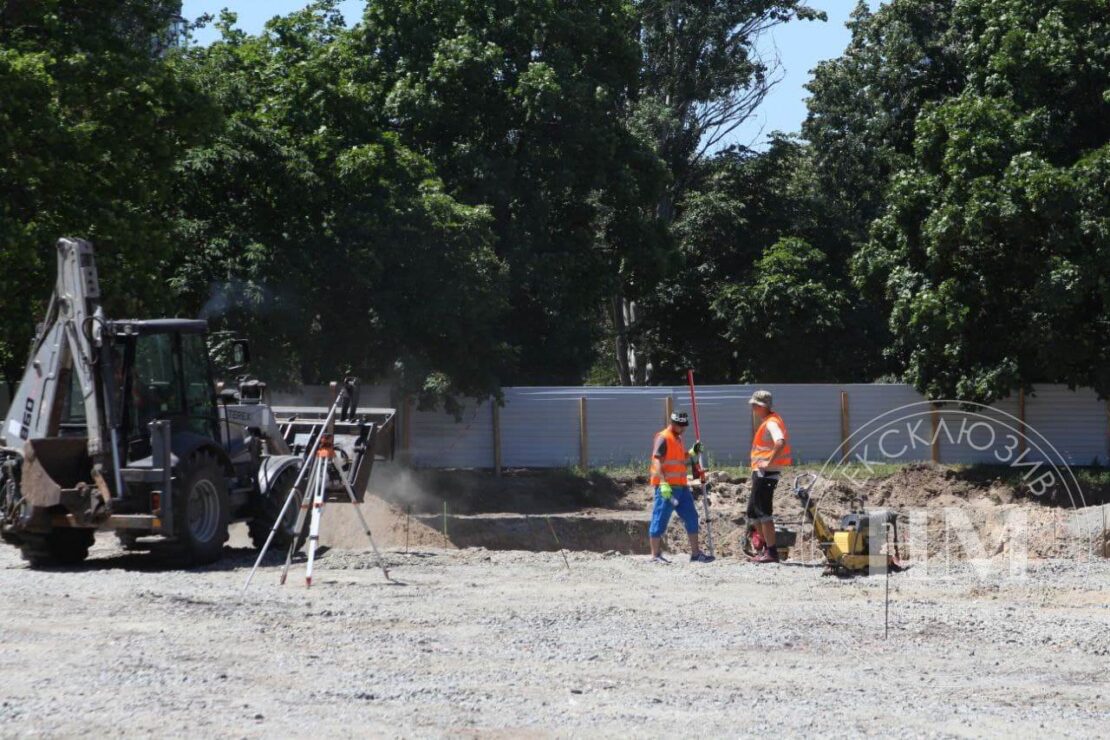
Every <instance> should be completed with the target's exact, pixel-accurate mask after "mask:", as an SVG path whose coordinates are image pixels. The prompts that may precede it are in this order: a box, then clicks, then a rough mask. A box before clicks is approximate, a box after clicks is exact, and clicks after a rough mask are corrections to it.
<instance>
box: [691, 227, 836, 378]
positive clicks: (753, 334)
mask: <svg viewBox="0 0 1110 740" xmlns="http://www.w3.org/2000/svg"><path fill="white" fill-rule="evenodd" d="M829 272H830V270H829V266H828V259H827V257H826V256H825V255H824V254H823V253H822V252H821V251H820V250H818V249H815V248H814V247H812V246H810V245H809V244H807V243H806V242H805V241H803V240H802V239H797V238H787V239H782V240H780V241H778V242H776V243H775V244H773V245H772V246H771V247H770V248H769V249H768V250H767V251H766V252H764V253H763V255H762V257H760V258H759V260H758V261H757V262H756V264H755V269H754V270H753V272H752V275H751V278H750V279H749V280H748V281H746V282H744V283H738V284H732V285H728V286H726V287H725V288H723V289H722V291H721V292H720V293H719V294H718V295H717V296H716V297H715V299H714V300H713V304H712V308H713V312H714V313H715V314H716V316H717V318H718V320H719V321H721V322H722V323H723V324H724V325H725V327H726V328H725V338H726V339H728V341H729V342H730V343H731V344H732V346H735V347H745V348H747V350H748V351H747V352H745V353H743V355H742V359H741V360H740V364H741V369H740V373H739V377H738V380H739V381H740V382H755V381H757V380H759V381H767V380H771V379H773V380H775V381H778V382H801V381H807V380H811V379H813V378H831V377H835V375H836V373H837V371H838V370H839V369H840V368H838V367H837V364H838V363H837V361H838V360H841V361H843V360H844V359H845V358H843V357H841V342H840V338H841V337H842V335H843V333H844V328H845V327H844V318H845V316H846V315H847V314H848V305H849V301H848V297H847V294H846V293H845V291H844V290H843V286H838V285H836V284H830V282H831V281H829V279H828V275H829Z"/></svg>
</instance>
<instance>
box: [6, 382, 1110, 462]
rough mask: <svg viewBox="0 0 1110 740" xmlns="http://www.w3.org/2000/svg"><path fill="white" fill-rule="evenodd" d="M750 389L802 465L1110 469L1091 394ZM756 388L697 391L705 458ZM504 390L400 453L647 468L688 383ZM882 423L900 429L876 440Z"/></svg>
mask: <svg viewBox="0 0 1110 740" xmlns="http://www.w3.org/2000/svg"><path fill="white" fill-rule="evenodd" d="M758 387H759V388H766V389H767V390H770V391H771V392H772V393H773V394H774V397H775V409H776V410H777V411H778V412H779V413H781V414H782V416H783V419H784V420H785V421H786V424H787V427H788V428H789V430H790V437H791V445H792V447H793V449H794V456H795V458H796V459H797V460H800V461H802V462H824V461H825V460H828V459H830V458H832V457H834V456H836V457H839V456H841V455H842V454H843V452H844V450H845V449H849V448H851V454H850V457H852V458H853V459H855V458H856V457H857V456H858V457H863V458H865V459H867V460H870V461H875V462H908V461H914V460H930V459H933V460H937V461H938V462H946V463H990V462H998V461H999V455H1000V452H1002V451H1004V450H1005V447H1006V445H1007V444H1008V443H1007V441H1006V440H1007V435H1008V434H1010V435H1017V436H1024V437H1025V438H1027V440H1028V441H1027V442H1022V443H1021V444H1022V449H1023V450H1024V449H1025V447H1028V451H1027V459H1030V460H1043V459H1048V458H1050V457H1056V456H1057V455H1058V456H1059V457H1061V458H1063V459H1064V460H1066V461H1067V462H1068V463H1069V464H1072V465H1110V404H1108V403H1107V402H1106V401H1100V400H1099V399H1098V397H1097V396H1096V395H1095V393H1094V392H1093V391H1091V390H1089V389H1079V390H1075V391H1072V390H1069V389H1068V388H1066V387H1064V386H1058V385H1041V386H1037V387H1035V388H1033V389H1031V390H1030V391H1029V392H1028V393H1026V394H1025V396H1024V398H1023V397H1022V396H1020V395H1015V396H1012V397H1010V398H1007V399H1005V400H1003V401H1001V402H999V403H997V404H995V405H994V406H993V407H991V408H990V409H982V410H979V411H973V412H968V411H966V410H964V409H962V408H960V407H958V406H952V405H948V406H942V407H940V409H939V410H938V411H937V413H936V414H931V413H930V411H929V407H928V406H927V405H926V404H925V399H924V397H923V396H921V394H919V393H918V392H917V391H915V390H914V389H913V388H911V387H910V386H907V385H901V384H893V383H891V384H883V383H874V384H864V383H860V384H846V385H835V384H779V385H764V386H758ZM756 388H757V386H752V385H715V386H701V387H699V388H698V409H699V413H700V420H701V431H702V439H703V440H704V441H705V444H706V447H707V448H708V450H709V453H710V456H711V459H712V461H713V463H714V464H718V465H721V464H726V465H737V464H745V463H746V461H747V455H748V450H749V449H750V447H751V435H752V422H751V415H750V412H749V408H748V403H747V402H748V398H749V397H750V396H751V394H752V391H754V390H755V389H756ZM503 393H504V401H505V403H504V405H503V406H501V407H495V406H494V405H492V404H490V403H489V402H484V403H481V404H473V403H472V404H468V405H467V406H465V407H464V409H463V412H462V418H461V420H459V421H456V420H455V418H454V417H453V416H451V415H449V414H446V413H444V412H441V411H439V412H424V411H415V410H413V409H412V407H411V405H410V404H407V403H404V402H402V403H401V404H400V406H401V408H400V409H398V411H399V423H398V425H397V449H398V450H399V451H400V455H401V457H402V459H406V460H408V461H409V462H411V464H412V465H414V466H416V467H426V468H501V467H503V468H558V467H571V466H587V467H602V466H612V465H628V464H646V460H647V456H648V451H649V447H650V445H651V439H652V436H653V435H654V434H655V432H657V431H658V430H659V429H661V428H662V427H663V425H664V419H665V418H666V416H667V414H668V410H669V409H671V408H674V409H679V410H688V409H689V406H690V396H689V391H688V390H687V388H686V387H685V386H675V387H667V386H654V387H639V388H611V387H598V386H589V387H579V386H574V387H565V386H564V387H529V388H504V389H503ZM330 398H331V396H330V391H329V389H328V388H327V387H324V386H320V387H305V388H303V389H302V390H301V391H299V392H298V393H294V394H283V393H275V394H274V403H275V404H278V405H326V404H328V403H329V402H330ZM360 400H361V403H362V405H363V406H390V405H391V402H390V392H389V389H388V388H385V387H381V386H378V387H365V388H363V390H362V393H361V399H360ZM5 401H6V393H3V391H2V390H0V407H4V408H6V406H7V404H6V403H4V402H5ZM900 409H901V410H902V411H899V410H900ZM876 419H878V420H879V421H878V422H876V421H875V420H876ZM972 425H974V426H972ZM988 427H989V429H988ZM889 429H897V430H898V431H897V432H889V433H888V436H886V437H884V436H883V434H882V431H883V430H889ZM969 429H970V436H969ZM1019 433H1025V434H1023V435H1022V434H1019ZM688 436H691V437H692V435H689V434H688ZM845 440H848V444H847V445H845V446H842V443H844V442H845ZM856 443H858V444H856ZM853 445H854V446H853Z"/></svg>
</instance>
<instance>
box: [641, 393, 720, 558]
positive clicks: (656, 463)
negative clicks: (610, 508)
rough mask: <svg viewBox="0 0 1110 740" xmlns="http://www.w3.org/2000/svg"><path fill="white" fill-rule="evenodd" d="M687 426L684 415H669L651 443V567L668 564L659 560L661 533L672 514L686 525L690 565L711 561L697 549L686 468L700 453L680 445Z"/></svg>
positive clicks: (694, 509)
mask: <svg viewBox="0 0 1110 740" xmlns="http://www.w3.org/2000/svg"><path fill="white" fill-rule="evenodd" d="M689 425H690V419H689V417H688V416H687V415H686V412H685V411H676V412H675V413H673V414H671V418H670V423H669V424H668V425H667V428H666V429H664V430H663V431H661V432H659V433H658V434H656V435H655V440H654V442H652V446H651V485H652V486H654V487H655V503H654V505H653V507H652V511H651V526H650V527H649V528H648V538H649V541H650V542H651V560H652V562H653V563H669V562H670V561H669V560H667V559H666V558H665V557H663V533H664V532H666V531H667V524H669V523H670V521H671V513H672V512H675V511H677V512H678V516H679V517H680V518H681V519H682V523H683V524H684V525H686V536H687V537H688V538H689V539H690V561H691V562H694V563H709V562H712V561H713V558H712V557H710V556H708V555H706V554H704V553H703V552H702V551H701V547H700V546H699V545H698V508H697V507H696V506H695V505H694V494H693V493H692V492H691V491H690V485H689V481H688V480H687V478H686V471H687V467H688V466H689V465H690V463H691V461H692V460H693V459H695V458H697V456H698V454H699V453H700V452H701V450H700V449H699V448H698V445H697V444H695V445H694V446H693V447H691V448H690V449H689V450H687V449H686V448H685V447H684V446H683V444H682V433H683V432H684V431H685V430H686V427H688V426H689Z"/></svg>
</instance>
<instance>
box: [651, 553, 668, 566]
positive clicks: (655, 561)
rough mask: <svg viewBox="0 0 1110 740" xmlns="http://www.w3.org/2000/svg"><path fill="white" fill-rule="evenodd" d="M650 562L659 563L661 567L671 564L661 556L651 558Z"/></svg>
mask: <svg viewBox="0 0 1110 740" xmlns="http://www.w3.org/2000/svg"><path fill="white" fill-rule="evenodd" d="M651 562H653V563H659V564H662V565H670V564H671V561H670V560H667V559H666V558H665V557H663V556H662V555H656V556H655V557H653V558H652V559H651Z"/></svg>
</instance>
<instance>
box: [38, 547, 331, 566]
mask: <svg viewBox="0 0 1110 740" xmlns="http://www.w3.org/2000/svg"><path fill="white" fill-rule="evenodd" d="M320 550H323V551H324V552H326V548H320ZM321 555H323V553H322V552H320V551H319V550H318V551H317V558H319V557H320V556H321ZM257 557H258V551H257V550H255V549H254V548H250V547H225V548H224V554H223V557H222V558H221V559H220V560H218V561H217V562H215V563H211V564H209V565H190V564H189V563H188V562H186V561H183V560H182V559H181V557H180V556H178V555H175V554H171V553H165V552H160V551H159V548H158V547H157V545H151V546H150V549H149V550H147V551H145V552H127V553H123V554H120V555H110V556H108V557H103V558H98V557H93V558H90V559H89V560H86V561H84V562H83V563H80V564H78V565H58V566H47V567H40V568H37V569H36V570H41V571H49V572H51V573H88V572H93V571H102V570H133V571H139V572H144V573H150V572H158V571H172V570H180V571H188V572H190V573H214V572H219V571H229V570H238V569H240V568H250V567H251V566H253V565H254V560H255V558H257ZM303 560H304V556H303V554H301V553H298V554H297V555H295V556H294V557H293V562H294V563H297V562H303ZM283 562H285V552H284V551H282V552H281V553H277V552H275V551H274V550H271V551H270V552H268V553H266V558H265V560H263V565H276V564H281V563H283Z"/></svg>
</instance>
